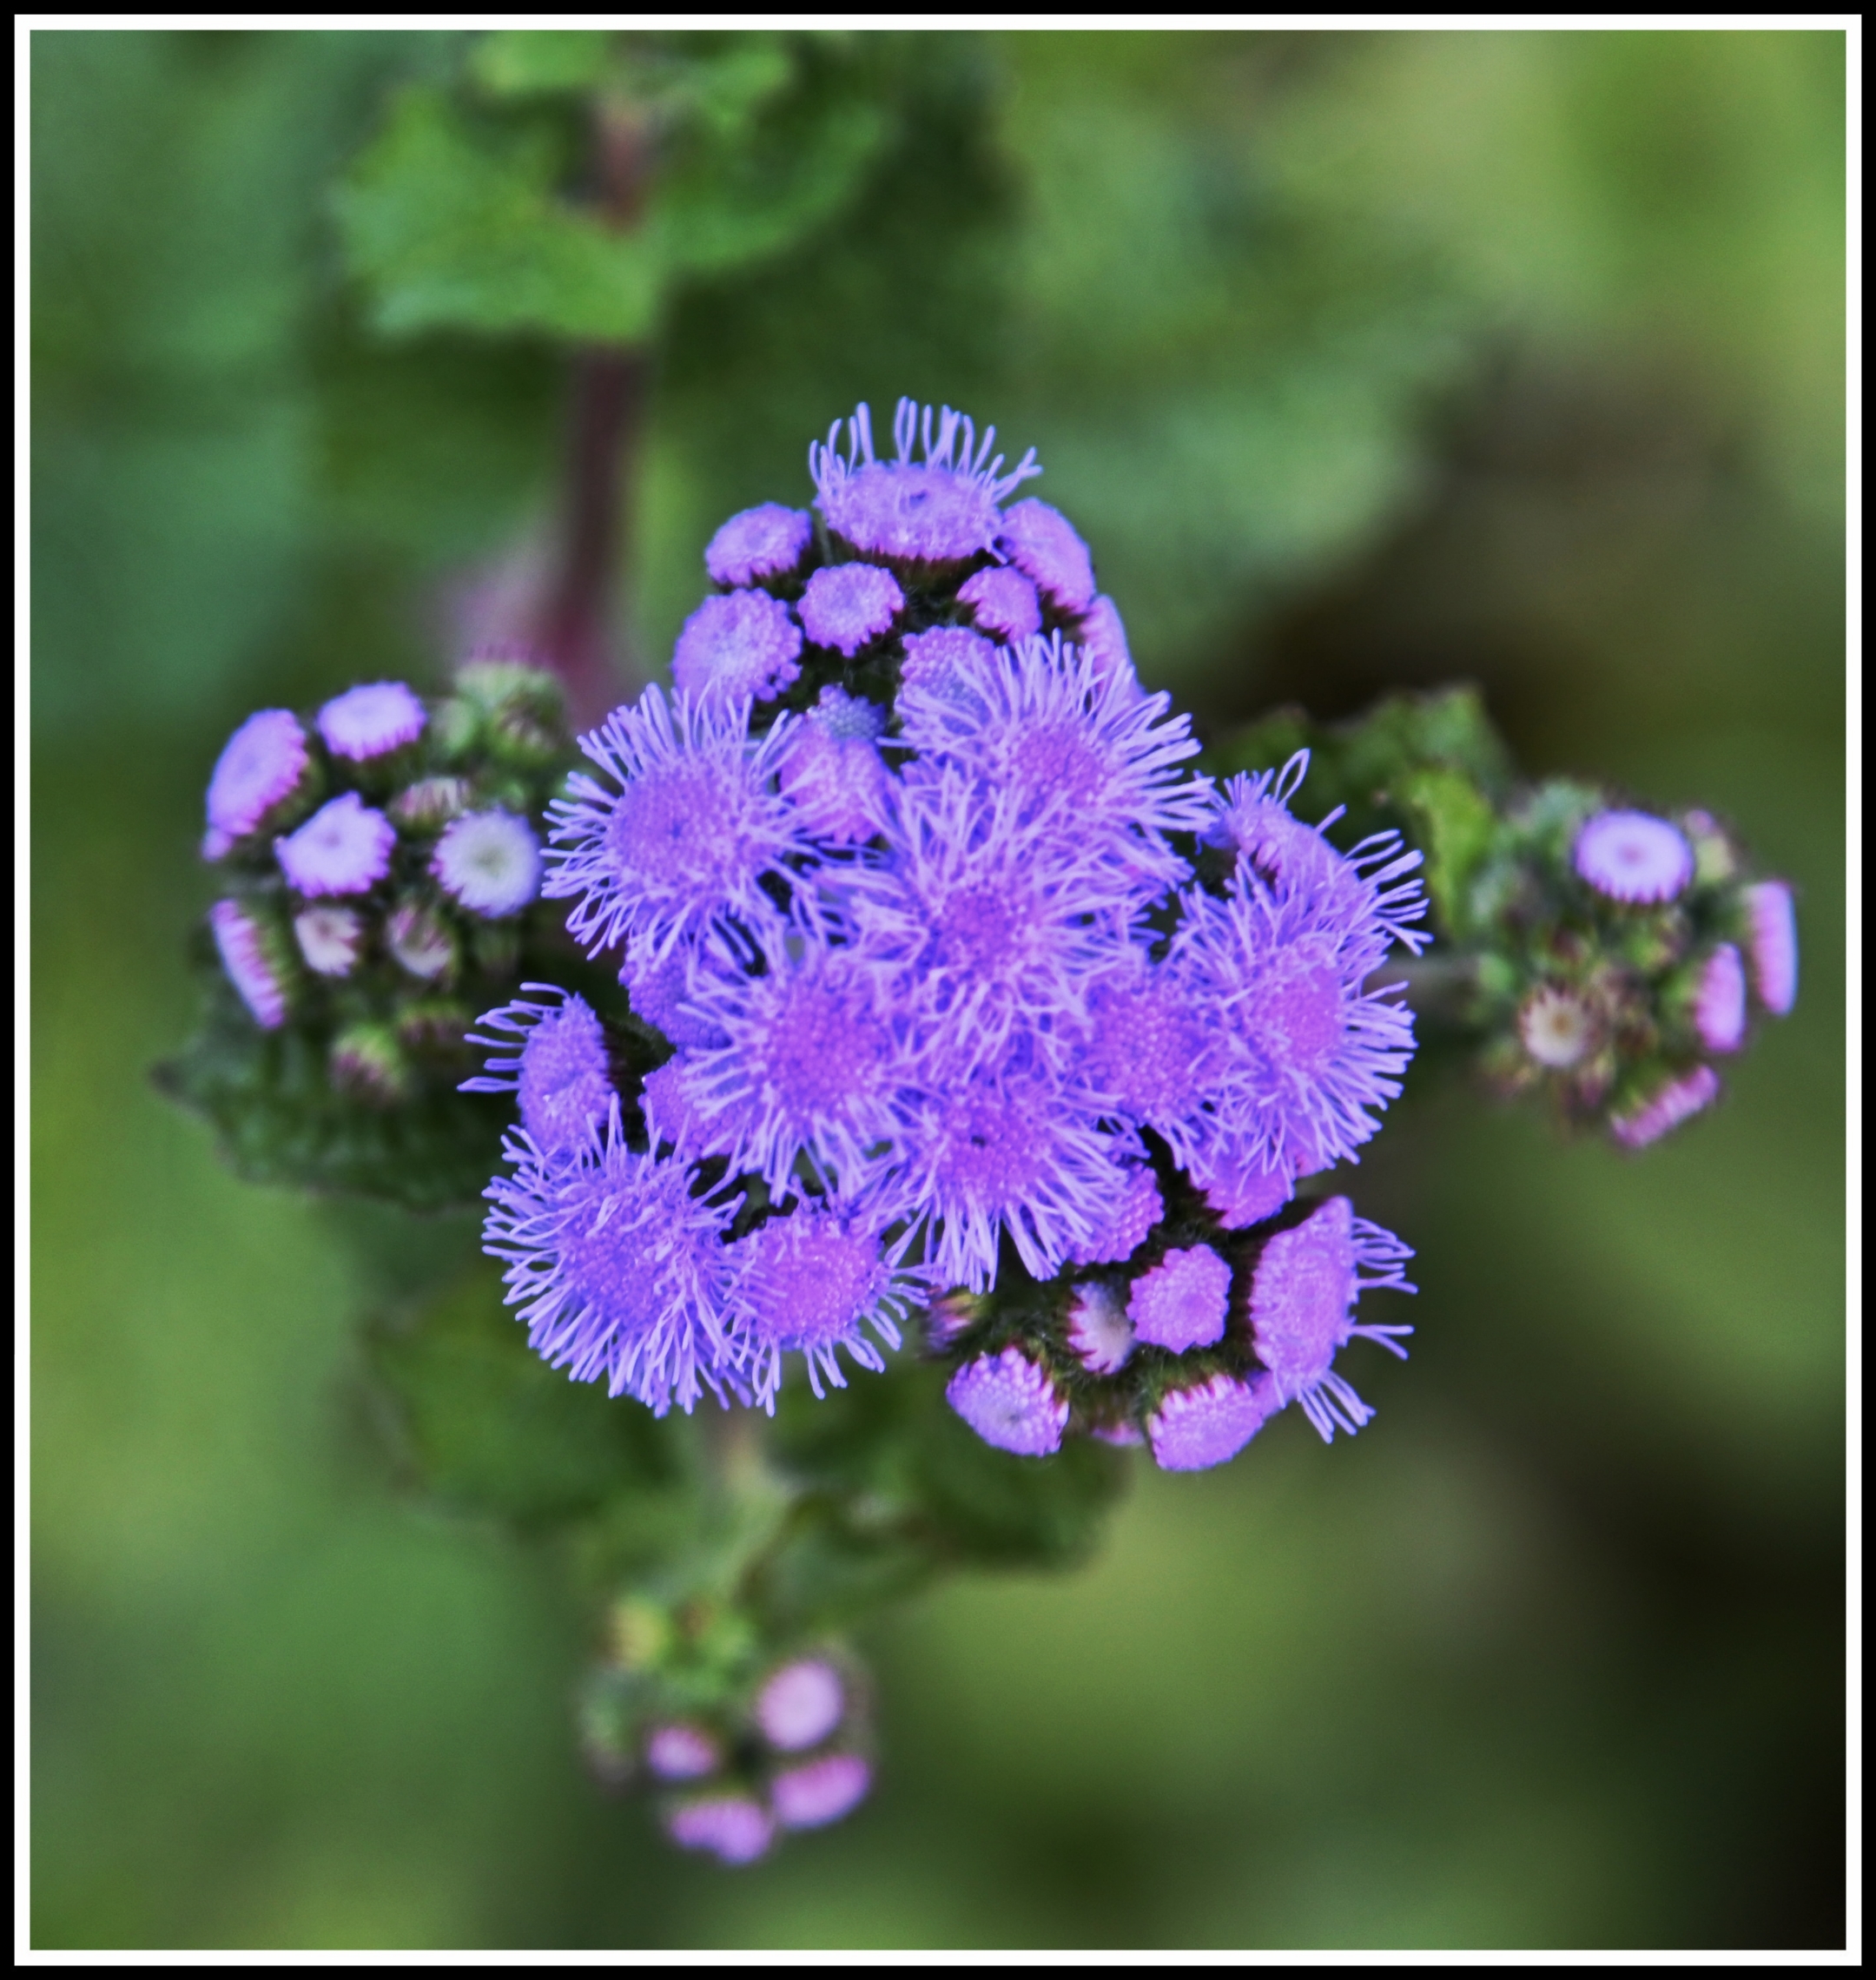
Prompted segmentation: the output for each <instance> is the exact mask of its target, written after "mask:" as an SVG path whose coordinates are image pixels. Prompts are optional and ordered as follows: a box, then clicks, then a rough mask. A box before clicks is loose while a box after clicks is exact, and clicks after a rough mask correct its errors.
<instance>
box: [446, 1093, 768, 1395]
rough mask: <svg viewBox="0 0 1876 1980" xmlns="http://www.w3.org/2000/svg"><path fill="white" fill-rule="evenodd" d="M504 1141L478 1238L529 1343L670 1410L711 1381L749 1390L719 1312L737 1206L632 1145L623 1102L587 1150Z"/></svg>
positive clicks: (562, 1363)
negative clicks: (576, 1157) (506, 1170)
mask: <svg viewBox="0 0 1876 1980" xmlns="http://www.w3.org/2000/svg"><path fill="white" fill-rule="evenodd" d="M506 1153H507V1156H508V1158H509V1160H510V1161H511V1162H512V1163H513V1165H514V1172H513V1174H512V1175H509V1176H498V1177H497V1178H495V1180H494V1181H493V1182H492V1183H491V1184H490V1185H489V1186H488V1188H487V1190H486V1191H485V1192H484V1193H485V1194H486V1196H487V1197H488V1198H489V1200H490V1202H491V1203H492V1205H493V1208H492V1209H491V1210H490V1211H489V1213H488V1216H487V1218H486V1220H485V1223H484V1225H483V1241H482V1248H483V1249H484V1251H486V1252H488V1254H489V1255H490V1257H494V1258H499V1259H501V1260H502V1261H503V1262H504V1263H505V1265H506V1267H507V1269H506V1270H505V1272H504V1274H503V1279H504V1282H505V1284H506V1285H507V1288H508V1291H507V1296H506V1297H507V1302H508V1303H509V1304H510V1305H511V1306H515V1307H519V1309H520V1317H521V1318H522V1319H523V1320H524V1321H525V1322H526V1323H527V1330H528V1344H529V1346H531V1347H532V1349H533V1350H534V1351H535V1352H536V1353H537V1354H538V1355H539V1356H541V1357H542V1358H543V1359H544V1360H545V1361H546V1362H548V1363H551V1364H552V1366H553V1367H555V1368H564V1369H566V1371H567V1372H568V1374H569V1375H571V1376H572V1378H573V1379H574V1380H575V1381H576V1382H596V1381H598V1380H600V1379H602V1378H603V1379H604V1382H605V1384H606V1389H607V1393H608V1394H610V1395H612V1396H636V1397H637V1400H638V1401H639V1402H643V1403H644V1404H645V1405H646V1406H647V1407H648V1408H649V1409H651V1410H652V1411H653V1412H654V1413H655V1414H657V1415H658V1416H663V1415H664V1413H665V1412H666V1410H668V1409H670V1406H671V1403H672V1402H677V1405H678V1407H679V1408H680V1409H684V1410H686V1411H688V1410H690V1409H692V1408H693V1407H695V1405H696V1403H697V1398H698V1396H700V1395H701V1394H702V1393H703V1391H704V1389H705V1388H708V1389H711V1390H712V1391H713V1392H715V1393H716V1394H717V1396H719V1397H721V1396H723V1393H724V1391H725V1389H728V1390H729V1391H730V1392H731V1393H733V1394H735V1395H737V1396H743V1395H745V1394H746V1392H747V1388H748V1383H747V1381H746V1379H745V1363H746V1359H747V1356H746V1355H745V1353H744V1350H743V1348H742V1346H741V1345H740V1343H737V1342H735V1341H734V1340H732V1338H731V1337H730V1334H729V1332H728V1330H727V1329H726V1326H725V1323H724V1315H725V1312H726V1310H727V1308H728V1303H729V1294H730V1261H729V1256H728V1252H727V1251H726V1249H725V1247H724V1245H723V1229H724V1225H725V1224H726V1223H727V1221H728V1216H729V1212H728V1211H725V1210H723V1209H722V1208H721V1207H717V1206H713V1205H712V1204H709V1203H707V1202H705V1201H704V1200H703V1199H701V1198H697V1197H696V1196H694V1195H692V1193H691V1176H690V1170H689V1169H687V1168H686V1167H684V1165H681V1164H678V1163H676V1162H660V1161H657V1160H656V1159H654V1158H652V1157H651V1156H650V1155H640V1154H637V1153H635V1152H633V1151H632V1150H631V1148H629V1147H627V1145H625V1140H624V1133H623V1132H622V1130H621V1127H620V1122H619V1111H618V1103H617V1102H614V1104H613V1105H612V1108H611V1114H610V1117H609V1119H608V1121H607V1125H606V1132H605V1138H604V1141H603V1142H599V1143H597V1145H595V1147H594V1148H593V1150H592V1151H591V1154H590V1155H589V1156H588V1157H587V1158H585V1159H582V1160H580V1161H578V1162H576V1163H572V1164H568V1163H567V1162H565V1161H564V1160H561V1159H559V1158H551V1157H549V1156H548V1155H547V1154H546V1152H545V1151H544V1150H541V1149H539V1148H537V1147H536V1146H535V1145H533V1143H532V1141H530V1140H528V1139H526V1138H511V1140H510V1141H509V1143H508V1145H507V1147H506Z"/></svg>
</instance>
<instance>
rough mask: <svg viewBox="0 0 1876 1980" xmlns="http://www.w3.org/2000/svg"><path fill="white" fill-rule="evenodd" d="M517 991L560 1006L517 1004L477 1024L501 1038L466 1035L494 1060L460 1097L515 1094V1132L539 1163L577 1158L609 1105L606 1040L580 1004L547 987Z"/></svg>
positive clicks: (595, 1020) (466, 1083)
mask: <svg viewBox="0 0 1876 1980" xmlns="http://www.w3.org/2000/svg"><path fill="white" fill-rule="evenodd" d="M521 987H522V988H523V989H524V990H535V991H538V992H540V993H542V995H543V996H545V997H546V998H550V999H558V1002H545V1003H534V1002H531V1001H529V1000H527V999H525V998H519V999H517V1000H516V1001H515V1002H513V1003H512V1004H504V1005H503V1006H502V1007H501V1008H500V1009H499V1010H498V1011H489V1012H486V1013H484V1015H483V1016H481V1017H479V1018H478V1019H477V1020H476V1022H477V1023H478V1024H479V1025H484V1026H487V1028H488V1029H489V1030H490V1031H492V1032H496V1033H501V1034H503V1035H501V1036H499V1037H495V1038H483V1037H479V1036H478V1035H477V1034H476V1033H473V1032H472V1033H470V1034H469V1040H468V1042H469V1043H470V1044H471V1045H479V1046H482V1047H483V1048H484V1049H485V1050H486V1051H488V1052H489V1053H492V1055H493V1056H492V1057H491V1058H490V1059H488V1060H487V1062H486V1070H485V1071H484V1072H481V1073H480V1074H479V1075H478V1076H477V1077H476V1078H475V1079H465V1080H464V1081H463V1083H462V1091H463V1092H466V1093H514V1094H516V1095H517V1096H518V1098H519V1104H520V1108H521V1125H522V1126H523V1127H524V1128H525V1129H526V1130H527V1133H528V1136H529V1138H530V1139H531V1140H532V1142H533V1144H534V1145H535V1146H536V1147H537V1148H538V1150H539V1151H540V1152H541V1153H542V1154H543V1155H544V1156H546V1157H548V1158H552V1157H554V1156H556V1155H571V1154H577V1153H578V1152H579V1151H580V1150H582V1149H584V1148H585V1147H586V1146H587V1145H588V1143H589V1141H590V1140H591V1130H592V1129H593V1128H594V1127H595V1126H597V1125H599V1124H601V1123H603V1122H604V1119H605V1118H606V1114H607V1112H608V1110H609V1109H610V1108H611V1104H612V1099H613V1087H612V1070H611V1059H610V1056H609V1054H608V1053H607V1051H606V1036H605V1032H604V1028H603V1027H602V1026H601V1025H600V1022H599V1020H598V1017H597V1016H596V1015H595V1014H594V1012H593V1008H592V1007H591V1005H590V1004H589V1003H587V1002H586V1000H585V998H583V997H576V996H575V995H574V994H573V993H571V991H568V990H560V989H557V988H556V987H554V986H553V985H552V984H551V983H524V984H523V985H522V986H521ZM517 1040H519V1046H520V1049H519V1051H517V1050H516V1048H515V1041H517Z"/></svg>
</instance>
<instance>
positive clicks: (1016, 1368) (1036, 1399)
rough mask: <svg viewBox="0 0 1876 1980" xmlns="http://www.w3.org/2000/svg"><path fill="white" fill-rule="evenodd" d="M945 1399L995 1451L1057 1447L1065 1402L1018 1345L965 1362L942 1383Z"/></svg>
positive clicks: (1042, 1452)
mask: <svg viewBox="0 0 1876 1980" xmlns="http://www.w3.org/2000/svg"><path fill="white" fill-rule="evenodd" d="M945 1401H946V1402H948V1403H949V1404H950V1405H951V1407H952V1408H953V1409H955V1410H956V1411H957V1413H958V1415H959V1416H961V1417H962V1418H963V1419H964V1421H965V1422H967V1423H968V1424H969V1425H970V1427H971V1428H972V1429H974V1430H975V1431H976V1433H977V1435H979V1436H981V1438H982V1439H983V1441H984V1442H986V1443H987V1444H994V1445H995V1447H996V1448H997V1449H999V1450H1007V1451H1014V1453H1015V1454H1016V1455H1017V1456H1018V1457H1047V1456H1049V1455H1052V1454H1053V1453H1054V1452H1055V1451H1058V1450H1060V1449H1061V1440H1062V1431H1063V1430H1064V1429H1066V1428H1067V1423H1068V1405H1067V1402H1064V1401H1063V1400H1062V1398H1061V1397H1060V1396H1058V1395H1057V1394H1056V1393H1055V1385H1054V1383H1052V1382H1051V1381H1050V1380H1049V1378H1048V1371H1047V1369H1043V1368H1040V1367H1039V1366H1038V1365H1037V1364H1036V1363H1034V1362H1033V1361H1031V1360H1030V1359H1029V1357H1028V1356H1027V1355H1025V1354H1024V1353H1022V1352H1021V1350H1019V1349H1016V1348H1005V1349H1004V1350H1003V1352H1002V1353H1001V1354H1000V1355H981V1356H979V1357H978V1358H977V1359H976V1360H975V1361H973V1362H966V1363H965V1364H964V1365H963V1367H962V1368H961V1369H959V1370H958V1371H957V1373H956V1374H955V1375H954V1376H952V1377H951V1379H950V1381H949V1382H948V1383H947V1384H946V1385H945Z"/></svg>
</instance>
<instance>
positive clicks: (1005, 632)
mask: <svg viewBox="0 0 1876 1980" xmlns="http://www.w3.org/2000/svg"><path fill="white" fill-rule="evenodd" d="M957 595H958V603H959V604H961V605H968V606H969V607H970V609H971V617H973V618H974V619H975V620H976V622H977V624H979V625H981V627H982V628H983V629H984V630H985V631H986V632H991V633H994V634H996V635H997V637H999V638H1002V639H1010V640H1016V639H1028V638H1030V637H1033V636H1034V634H1036V633H1039V632H1040V631H1041V630H1042V601H1041V600H1040V598H1039V597H1037V596H1036V588H1035V586H1034V584H1031V583H1030V582H1029V580H1028V579H1027V578H1025V577H1024V576H1023V575H1022V573H1021V571H1006V570H1004V569H1003V568H1002V567H1001V565H997V564H993V565H992V566H991V567H990V568H989V569H988V570H987V571H974V572H973V573H972V575H971V576H970V577H968V578H966V579H965V580H964V582H963V583H962V584H960V585H959V586H958V594H957Z"/></svg>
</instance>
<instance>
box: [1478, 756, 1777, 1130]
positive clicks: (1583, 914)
mask: <svg viewBox="0 0 1876 1980" xmlns="http://www.w3.org/2000/svg"><path fill="white" fill-rule="evenodd" d="M1463 915H1464V919H1465V920H1466V921H1468V922H1469V923H1470V925H1471V926H1472V927H1474V928H1476V929H1478V930H1480V931H1482V934H1480V936H1479V938H1478V940H1477V943H1476V955H1475V958H1474V961H1473V978H1474V995H1475V999H1476V1013H1475V1015H1476V1020H1477V1022H1478V1023H1479V1024H1480V1025H1481V1026H1482V1027H1483V1031H1484V1033H1485V1045H1484V1048H1483V1063H1484V1066H1485V1068H1486V1071H1487V1072H1488V1074H1489V1076H1490V1078H1491V1079H1493V1080H1494V1082H1495V1083H1496V1084H1497V1085H1498V1086H1500V1087H1502V1088H1503V1090H1505V1091H1507V1092H1514V1093H1523V1092H1543V1093H1545V1094H1547V1095H1548V1096H1549V1099H1551V1100H1552V1102H1553V1103H1554V1105H1556V1109H1557V1111H1558V1112H1559V1113H1560V1114H1561V1115H1562V1118H1563V1119H1565V1120H1567V1121H1569V1122H1572V1123H1575V1124H1579V1125H1605V1126H1606V1127H1607V1128H1608V1132H1609V1133H1610V1134H1611V1135H1612V1136H1613V1137H1614V1138H1615V1140H1616V1141H1617V1142H1619V1143H1620V1144H1621V1145H1622V1146H1624V1147H1627V1148H1640V1147H1642V1146H1645V1145H1647V1144H1648V1143H1649V1142H1652V1141H1655V1140H1657V1139H1659V1138H1661V1136H1662V1135H1664V1134H1666V1133H1667V1132H1669V1130H1670V1129H1672V1128H1674V1127H1675V1126H1676V1125H1679V1124H1680V1123H1681V1121H1683V1120H1685V1119H1688V1117H1689V1116H1690V1115H1692V1114H1694V1113H1697V1112H1701V1110H1702V1109H1704V1108H1705V1107H1707V1106H1708V1105H1711V1104H1712V1103H1713V1102H1714V1100H1715V1099H1717V1098H1718V1097H1719V1095H1720V1092H1721V1077H1720V1072H1719V1070H1718V1067H1719V1066H1720V1065H1721V1063H1723V1062H1724V1061H1725V1060H1726V1059H1728V1058H1730V1057H1731V1056H1732V1055H1733V1054H1734V1053H1738V1052H1740V1051H1741V1050H1742V1049H1743V1048H1744V1047H1745V1046H1746V1045H1747V1040H1748V1036H1749V1033H1750V1030H1751V1026H1752V1019H1753V1013H1754V1011H1757V1012H1761V1013H1771V1014H1773V1015H1775V1016H1783V1015H1784V1014H1785V1013H1787V1012H1788V1011H1789V1010H1790V1009H1791V1007H1792V1005H1793V1002H1794V1001H1795V1000H1796V996H1797V988H1798V942H1797V932H1796V924H1795V921H1794V917H1793V897H1792V889H1791V888H1790V887H1789V885H1788V884H1787V883H1786V882H1785V881H1780V880H1767V879H1755V878H1753V877H1751V876H1750V875H1749V874H1748V871H1747V863H1746V858H1745V855H1744V853H1743V851H1742V850H1741V847H1740V846H1739V844H1738V842H1736V841H1735V840H1734V837H1733V835H1732V834H1731V833H1729V832H1728V831H1727V828H1726V827H1725V826H1724V825H1722V824H1721V822H1719V821H1718V820H1717V819H1715V818H1714V817H1713V816H1712V815H1710V814H1709V813H1708V812H1705V811H1685V812H1680V813H1676V814H1675V815H1672V816H1668V817H1659V816H1656V815H1653V814H1652V813H1648V812H1645V811H1640V810H1636V809H1631V808H1628V807H1627V806H1623V805H1621V804H1618V803H1614V802H1611V801H1610V800H1609V798H1608V796H1607V795H1605V794H1604V793H1602V792H1601V791H1599V790H1596V789H1592V788H1589V787H1587V786H1584V785H1581V784H1576V783H1571V782H1562V781H1557V782H1549V783H1544V784H1540V785H1538V786H1536V787H1535V788H1534V789H1530V790H1529V791H1527V792H1525V793H1524V794H1523V795H1521V796H1520V797H1519V798H1517V799H1516V800H1515V801H1514V802H1512V803H1511V804H1510V805H1509V807H1508V809H1506V811H1505V812H1504V814H1503V816H1502V818H1501V819H1500V820H1499V822H1498V824H1497V827H1496V835H1495V839H1494V842H1493V847H1492V850H1491V851H1490V854H1489V855H1487V856H1486V857H1485V858H1484V859H1483V860H1482V861H1480V863H1479V864H1478V866H1477V868H1476V870H1475V872H1474V873H1473V875H1472V876H1471V879H1470V886H1469V888H1468V893H1467V898H1466V900H1465V901H1464V902H1463Z"/></svg>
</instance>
